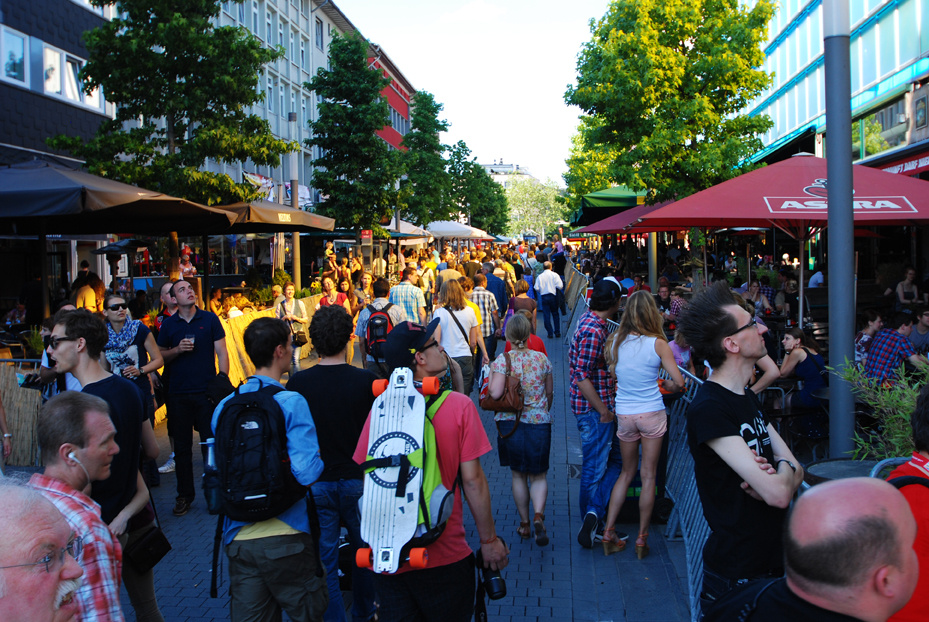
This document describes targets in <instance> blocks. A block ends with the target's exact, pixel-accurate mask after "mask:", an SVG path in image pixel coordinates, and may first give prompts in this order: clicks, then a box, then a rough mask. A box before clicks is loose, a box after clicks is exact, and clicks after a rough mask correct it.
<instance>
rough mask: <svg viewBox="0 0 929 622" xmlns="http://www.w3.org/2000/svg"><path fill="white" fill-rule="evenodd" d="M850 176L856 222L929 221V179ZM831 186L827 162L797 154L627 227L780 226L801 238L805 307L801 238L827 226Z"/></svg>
mask: <svg viewBox="0 0 929 622" xmlns="http://www.w3.org/2000/svg"><path fill="white" fill-rule="evenodd" d="M852 175H853V187H854V205H853V209H854V217H855V223H856V224H859V225H868V226H870V225H915V224H925V223H927V222H929V182H925V181H922V180H919V179H915V178H913V177H906V176H904V175H898V174H896V173H887V172H885V171H882V170H879V169H874V168H868V167H866V166H861V165H854V166H852ZM827 186H828V184H827V174H826V160H825V159H824V158H817V157H815V156H812V155H809V154H798V155H795V156H793V157H791V158H788V159H786V160H782V161H781V162H777V163H775V164H771V165H768V166H765V167H763V168H760V169H756V170H754V171H751V172H750V173H745V174H744V175H740V176H738V177H736V178H734V179H730V180H729V181H724V182H723V183H721V184H717V185H715V186H713V187H712V188H707V189H706V190H702V191H700V192H697V193H695V194H692V195H690V196H689V197H686V198H684V199H681V200H679V201H675V202H674V203H672V204H670V205H668V206H666V207H663V208H661V209H659V210H655V211H653V212H649V213H648V214H646V215H645V216H644V217H642V218H640V219H639V221H638V222H637V223H636V224H634V225H632V226H631V227H630V228H629V229H627V230H628V231H630V232H635V231H639V232H645V231H663V230H668V229H669V228H675V229H683V228H686V227H710V228H722V227H736V226H742V227H777V228H778V229H780V230H782V231H784V232H785V233H787V234H788V235H789V236H791V237H792V238H794V239H796V240H798V241H799V242H800V249H801V252H800V256H801V262H800V297H801V309H802V308H803V307H802V298H803V261H802V259H803V242H805V241H807V240H809V239H810V238H811V237H812V236H813V235H815V234H816V233H818V232H819V231H820V230H821V229H822V228H824V227H825V226H827V224H828V202H827ZM801 317H802V314H801ZM801 321H802V320H801Z"/></svg>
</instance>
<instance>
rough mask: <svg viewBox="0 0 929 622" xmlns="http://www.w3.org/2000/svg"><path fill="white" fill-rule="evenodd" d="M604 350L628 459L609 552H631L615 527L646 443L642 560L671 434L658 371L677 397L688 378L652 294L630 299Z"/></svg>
mask: <svg viewBox="0 0 929 622" xmlns="http://www.w3.org/2000/svg"><path fill="white" fill-rule="evenodd" d="M603 349H604V354H605V355H606V361H607V365H608V366H609V368H610V373H611V374H613V375H614V376H615V377H616V399H615V404H614V407H613V412H615V413H616V419H617V432H616V436H618V437H619V445H620V449H621V450H622V455H623V470H622V472H621V473H620V474H619V478H618V479H617V480H616V484H615V485H614V486H613V491H612V493H611V494H610V505H609V508H608V510H607V515H606V527H605V529H604V530H603V552H604V554H606V555H612V554H613V553H618V552H619V551H621V550H623V549H624V548H625V545H626V543H625V542H623V541H621V540H619V539H618V538H617V537H616V535H615V532H614V525H615V523H616V518H617V517H618V516H619V511H620V510H621V509H622V507H623V500H625V498H626V492H627V491H628V489H629V485H630V484H631V483H632V478H633V477H635V473H636V469H637V467H638V465H639V445H640V444H641V446H642V466H641V469H640V472H641V477H642V494H641V496H640V497H639V537H638V538H637V539H636V542H635V552H636V555H637V556H638V558H639V559H642V558H643V557H645V556H646V555H647V554H648V525H649V522H650V521H651V517H652V508H653V507H654V505H655V483H656V480H657V471H658V456H659V454H660V453H661V441H662V437H664V435H665V433H666V432H667V430H668V416H667V414H666V413H665V408H664V401H663V400H662V399H661V389H660V388H659V385H658V371H659V369H660V368H661V367H664V368H665V370H667V372H668V373H669V374H670V375H671V380H665V381H664V383H663V388H664V389H665V390H666V391H668V392H671V393H674V392H677V391H680V390H681V389H683V388H684V377H683V376H682V375H681V372H680V370H678V368H677V363H675V361H674V354H673V353H672V352H671V347H670V346H669V345H668V341H667V339H665V336H664V332H663V331H662V329H661V314H660V313H659V312H658V306H657V305H656V304H655V300H654V299H653V298H652V296H651V294H649V293H648V292H644V291H639V292H636V293H634V294H633V295H632V296H631V297H630V298H629V301H628V302H627V303H626V310H625V312H624V313H623V317H622V320H620V323H619V328H618V329H617V330H616V332H615V333H613V334H612V335H611V336H610V338H609V339H608V340H607V342H606V345H605V346H604V348H603Z"/></svg>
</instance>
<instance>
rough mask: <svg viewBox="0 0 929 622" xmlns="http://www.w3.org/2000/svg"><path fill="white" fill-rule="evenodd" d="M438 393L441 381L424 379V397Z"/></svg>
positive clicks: (428, 377) (433, 378)
mask: <svg viewBox="0 0 929 622" xmlns="http://www.w3.org/2000/svg"><path fill="white" fill-rule="evenodd" d="M438 393H439V379H438V378H436V377H435V376H427V377H426V378H423V394H424V395H438ZM423 550H425V549H423Z"/></svg>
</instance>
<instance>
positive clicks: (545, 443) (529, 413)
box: [481, 314, 554, 546]
mask: <svg viewBox="0 0 929 622" xmlns="http://www.w3.org/2000/svg"><path fill="white" fill-rule="evenodd" d="M531 334H532V325H531V322H530V321H529V320H528V319H527V318H526V317H525V316H523V315H522V314H516V315H514V316H513V317H511V318H510V321H509V322H507V324H506V339H507V341H508V342H509V343H510V344H511V345H512V349H511V350H510V351H509V352H506V353H504V354H501V355H500V356H498V357H497V359H496V360H495V361H494V362H493V364H492V365H491V371H492V372H493V373H492V375H491V378H490V384H489V391H488V392H489V397H490V398H491V400H486V399H482V400H481V407H482V408H485V409H486V410H496V408H498V407H503V408H514V410H511V411H509V412H507V411H498V412H497V413H496V414H495V415H494V421H496V423H497V431H498V433H499V437H498V438H497V449H498V451H499V453H500V466H505V467H507V466H508V467H510V473H511V475H512V478H513V481H512V487H513V500H514V501H516V509H517V511H518V512H519V529H518V530H517V532H516V533H518V534H519V537H520V539H528V538H529V537H530V536H531V535H532V533H533V531H534V532H535V543H536V544H537V545H538V546H545V545H547V544H548V533H547V532H546V529H545V501H546V498H547V497H548V480H547V479H546V476H547V474H548V456H549V452H550V450H551V444H552V415H551V407H552V398H553V396H554V386H553V382H552V365H551V363H550V362H549V360H548V357H546V356H545V355H544V354H542V353H541V352H535V351H533V350H530V349H529V348H528V347H527V343H528V341H529V336H530V335H531ZM514 378H515V379H516V381H515V382H514ZM520 391H521V397H522V400H521V401H522V406H521V408H520V405H519V402H520V400H519V396H517V395H515V394H514V393H515V392H520ZM501 398H509V399H501ZM503 402H506V404H502V403H503ZM530 499H531V501H532V507H533V509H534V510H535V513H534V515H533V519H532V528H531V529H530V525H529V501H530Z"/></svg>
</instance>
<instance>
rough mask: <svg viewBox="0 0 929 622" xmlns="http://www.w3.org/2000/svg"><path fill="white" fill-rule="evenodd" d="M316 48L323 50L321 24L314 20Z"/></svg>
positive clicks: (317, 19)
mask: <svg viewBox="0 0 929 622" xmlns="http://www.w3.org/2000/svg"><path fill="white" fill-rule="evenodd" d="M316 47H318V48H319V49H320V50H321V49H323V22H322V20H321V19H319V18H318V17H317V18H316Z"/></svg>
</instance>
